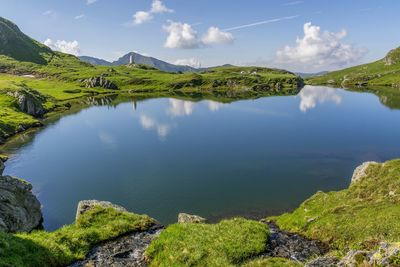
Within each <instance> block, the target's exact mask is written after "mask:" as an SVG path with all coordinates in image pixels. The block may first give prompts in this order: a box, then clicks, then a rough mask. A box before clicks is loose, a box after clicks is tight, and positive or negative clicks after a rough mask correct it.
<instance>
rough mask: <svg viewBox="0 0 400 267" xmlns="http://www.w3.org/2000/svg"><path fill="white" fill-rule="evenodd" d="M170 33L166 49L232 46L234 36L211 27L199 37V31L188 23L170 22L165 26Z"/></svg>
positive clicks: (165, 44)
mask: <svg viewBox="0 0 400 267" xmlns="http://www.w3.org/2000/svg"><path fill="white" fill-rule="evenodd" d="M163 29H164V31H166V32H167V33H168V36H167V40H166V41H165V43H164V47H166V48H179V49H194V48H202V47H207V46H212V45H218V44H230V43H232V42H233V41H234V36H233V34H232V33H230V32H226V31H222V30H220V29H219V28H217V27H210V28H209V29H208V31H207V32H206V33H205V34H204V35H203V37H202V38H200V37H199V35H198V33H197V31H196V30H195V29H193V27H192V25H190V24H188V23H182V22H175V21H168V24H166V25H164V26H163Z"/></svg>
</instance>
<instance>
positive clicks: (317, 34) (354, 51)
mask: <svg viewBox="0 0 400 267" xmlns="http://www.w3.org/2000/svg"><path fill="white" fill-rule="evenodd" d="M303 28H304V36H303V38H297V40H296V46H294V47H291V46H285V47H284V48H282V49H280V50H278V52H277V63H281V64H282V63H283V64H288V65H289V64H291V65H293V64H294V65H296V64H297V65H302V66H305V67H308V68H310V69H316V68H318V69H320V68H329V67H340V66H343V65H346V64H349V63H352V62H356V61H358V60H359V59H361V57H362V56H364V54H365V52H366V51H365V50H364V49H360V48H357V47H355V46H353V45H351V44H346V43H343V42H342V41H343V39H344V38H345V37H346V36H347V31H346V30H342V31H340V32H338V33H334V32H329V31H321V28H320V27H319V26H316V25H312V24H311V22H308V23H306V24H304V27H303Z"/></svg>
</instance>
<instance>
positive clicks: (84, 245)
mask: <svg viewBox="0 0 400 267" xmlns="http://www.w3.org/2000/svg"><path fill="white" fill-rule="evenodd" d="M154 223H155V222H154V220H152V219H150V218H149V217H147V216H144V215H136V214H133V213H127V212H120V211H117V210H115V209H112V208H101V207H95V208H93V209H91V210H89V211H88V212H86V213H85V214H83V215H82V216H81V217H80V218H79V220H78V221H77V222H76V223H75V224H72V225H69V226H65V227H63V228H60V229H58V230H56V231H54V232H46V231H34V232H32V233H29V234H26V233H25V234H15V235H14V234H7V233H2V232H0V266H9V267H14V266H19V267H24V266H27V267H28V266H29V267H30V266H66V265H67V264H69V263H71V262H73V261H76V260H79V259H84V257H85V256H86V254H87V253H88V252H89V250H90V248H91V247H92V246H93V245H95V244H97V243H99V242H101V241H104V240H109V239H112V238H115V237H117V236H120V235H122V234H124V233H128V232H134V231H143V230H147V229H148V228H149V227H151V226H152V225H153V224H154Z"/></svg>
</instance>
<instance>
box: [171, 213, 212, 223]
mask: <svg viewBox="0 0 400 267" xmlns="http://www.w3.org/2000/svg"><path fill="white" fill-rule="evenodd" d="M206 222H207V219H205V218H203V217H200V216H198V215H190V214H187V213H179V215H178V223H206Z"/></svg>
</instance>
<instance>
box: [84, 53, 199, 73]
mask: <svg viewBox="0 0 400 267" xmlns="http://www.w3.org/2000/svg"><path fill="white" fill-rule="evenodd" d="M79 58H80V59H81V60H82V61H84V62H87V63H90V64H92V65H98V66H121V65H127V64H129V63H131V59H132V62H133V63H134V64H141V65H147V66H150V67H153V68H156V69H158V70H161V71H165V72H198V71H200V70H201V69H196V68H193V67H190V66H184V65H174V64H171V63H168V62H165V61H162V60H159V59H157V58H154V57H148V56H143V55H141V54H138V53H134V52H130V53H128V54H126V55H124V56H122V57H120V58H119V59H118V60H116V61H113V62H109V61H106V60H104V59H99V58H95V57H88V56H82V57H79Z"/></svg>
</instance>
